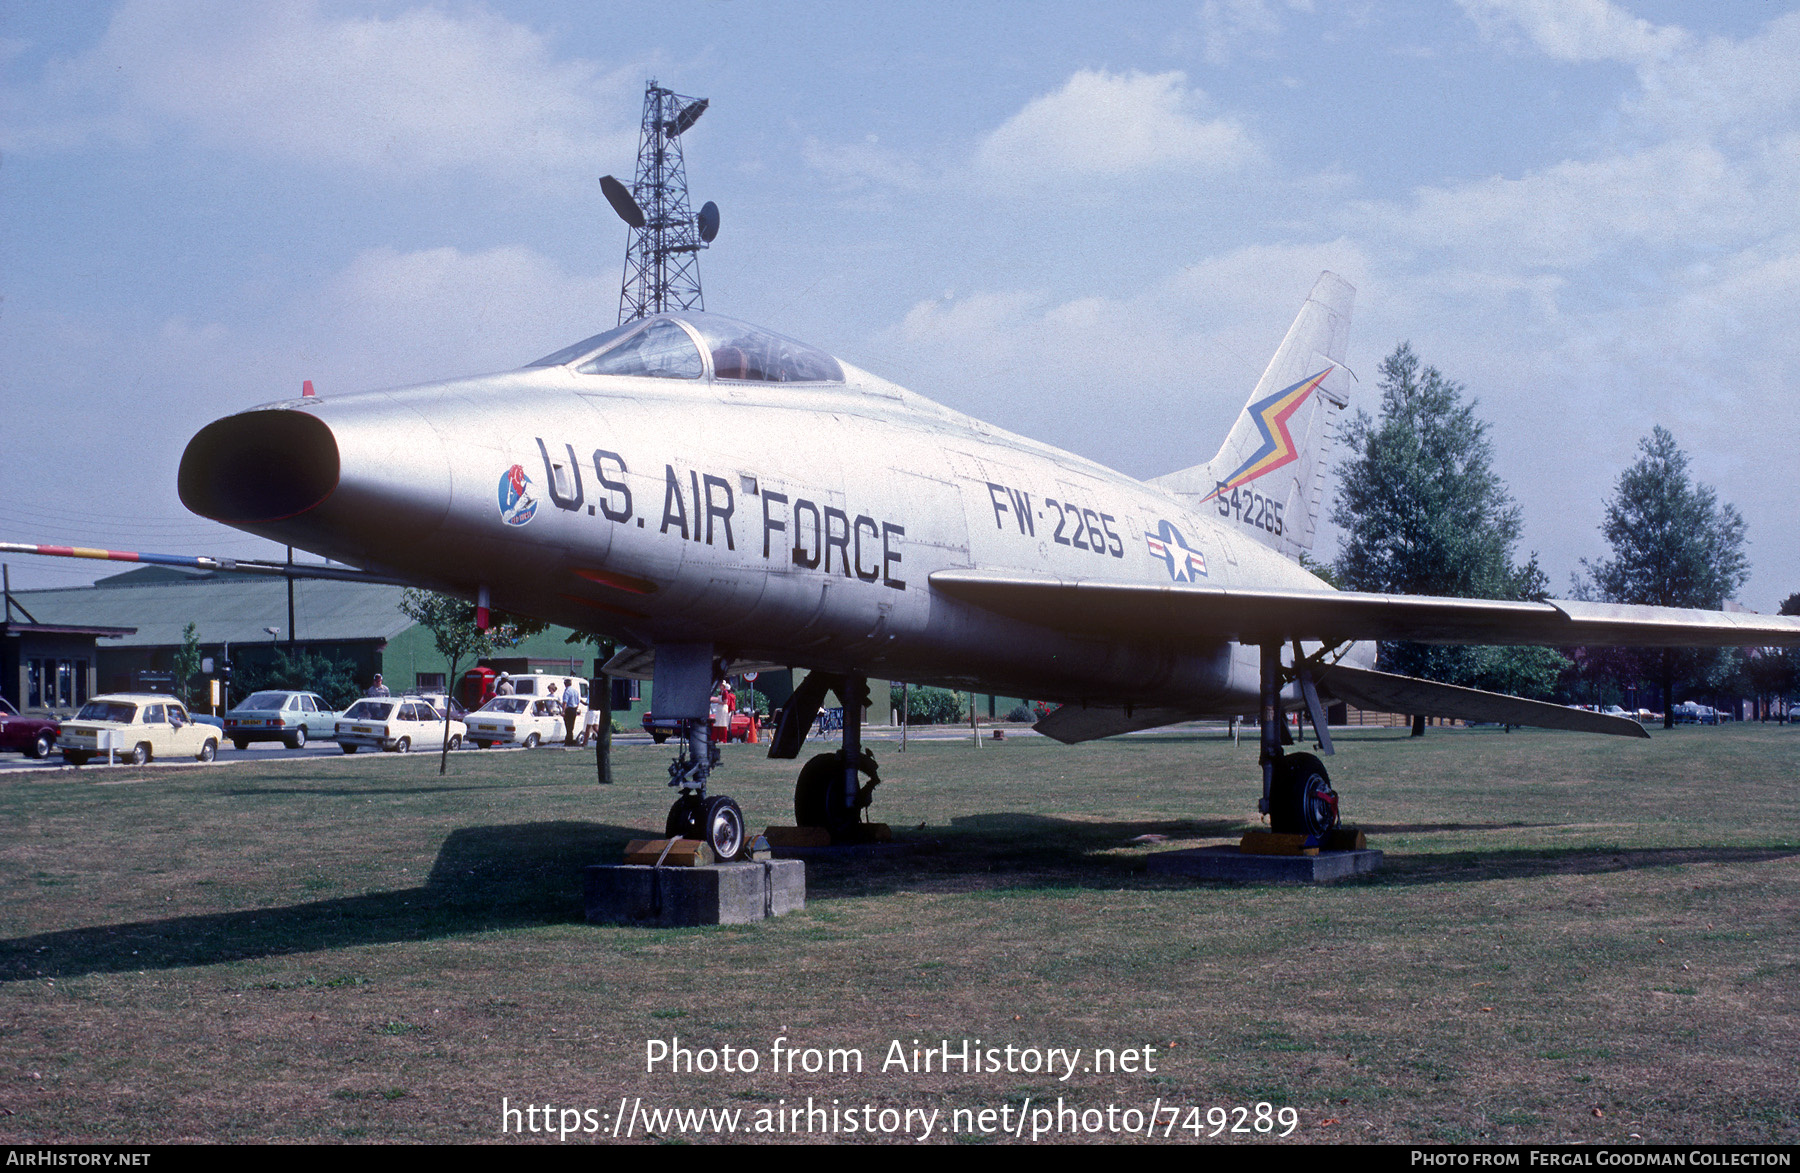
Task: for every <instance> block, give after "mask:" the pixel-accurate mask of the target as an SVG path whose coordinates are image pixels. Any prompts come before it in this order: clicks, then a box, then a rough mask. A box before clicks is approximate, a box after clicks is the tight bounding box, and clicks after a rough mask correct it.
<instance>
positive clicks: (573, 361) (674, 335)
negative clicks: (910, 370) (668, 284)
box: [530, 312, 844, 383]
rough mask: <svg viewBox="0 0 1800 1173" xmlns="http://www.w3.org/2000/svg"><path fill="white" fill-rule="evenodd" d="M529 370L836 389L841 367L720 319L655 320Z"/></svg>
mask: <svg viewBox="0 0 1800 1173" xmlns="http://www.w3.org/2000/svg"><path fill="white" fill-rule="evenodd" d="M530 365H531V366H534V367H565V366H573V367H574V368H575V370H576V371H577V372H579V373H580V374H583V375H637V376H648V377H650V378H654V379H703V378H706V377H707V376H708V375H709V374H710V375H711V376H712V377H713V378H715V379H735V380H741V381H744V382H751V383H842V382H843V381H844V368H843V367H841V366H839V365H838V361H837V360H836V359H835V358H832V357H831V356H830V355H829V354H826V353H825V352H824V351H822V350H815V349H814V348H813V347H810V346H808V345H806V344H805V343H803V342H795V341H794V340H793V339H792V338H784V337H782V336H781V335H780V334H776V333H773V332H771V331H768V330H764V329H762V328H760V327H758V326H752V325H750V324H748V323H746V322H740V321H737V320H736V319H734V318H727V317H722V316H720V315H719V314H703V313H693V312H683V313H679V314H657V315H656V316H655V317H651V318H644V319H642V320H639V321H635V322H627V323H625V324H624V325H623V326H619V327H618V328H616V329H612V330H608V331H607V332H606V333H604V334H596V335H594V336H593V337H592V338H584V339H582V340H581V341H580V342H577V343H576V344H575V345H573V346H565V347H563V348H562V349H561V350H559V351H557V352H556V353H555V354H550V355H545V356H544V357H543V358H540V359H538V360H537V361H536V362H534V363H531V364H530Z"/></svg>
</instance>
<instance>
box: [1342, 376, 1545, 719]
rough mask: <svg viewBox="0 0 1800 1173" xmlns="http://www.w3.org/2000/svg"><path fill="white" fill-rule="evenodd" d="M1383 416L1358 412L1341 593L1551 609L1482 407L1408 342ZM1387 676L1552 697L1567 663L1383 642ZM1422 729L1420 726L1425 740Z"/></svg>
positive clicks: (1540, 652) (1534, 652) (1385, 395)
mask: <svg viewBox="0 0 1800 1173" xmlns="http://www.w3.org/2000/svg"><path fill="white" fill-rule="evenodd" d="M1380 388H1381V415H1380V418H1379V419H1370V418H1369V416H1368V414H1367V413H1365V412H1361V411H1359V412H1357V414H1356V418H1355V419H1354V420H1352V421H1351V422H1350V424H1349V426H1348V427H1347V428H1346V431H1345V441H1346V444H1347V446H1348V448H1349V450H1350V453H1351V456H1350V459H1349V460H1348V461H1347V462H1346V463H1345V465H1344V466H1343V468H1342V469H1341V473H1342V484H1341V485H1340V487H1339V491H1338V499H1337V504H1336V506H1335V508H1334V509H1333V512H1332V518H1331V519H1332V521H1333V522H1334V523H1335V524H1336V525H1337V526H1338V527H1339V528H1340V529H1341V530H1342V531H1343V538H1342V542H1341V544H1340V546H1339V548H1338V557H1337V561H1336V563H1335V565H1334V567H1333V569H1334V571H1335V576H1334V579H1333V581H1335V583H1336V584H1337V585H1339V586H1341V587H1343V588H1345V589H1347V590H1360V591H1376V592H1380V593H1384V594H1406V595H1448V596H1453V597H1457V598H1471V599H1476V598H1484V599H1530V598H1540V599H1541V598H1543V597H1544V596H1545V594H1546V593H1547V592H1546V582H1545V578H1544V574H1543V571H1542V570H1540V569H1539V567H1538V564H1537V556H1536V555H1535V554H1533V555H1532V556H1531V557H1530V558H1529V559H1527V560H1526V562H1525V564H1524V565H1522V566H1515V565H1514V564H1513V548H1514V547H1515V546H1516V545H1517V544H1518V540H1519V529H1520V515H1519V507H1518V505H1516V504H1515V503H1514V502H1513V499H1512V496H1511V495H1510V494H1509V493H1508V492H1507V489H1506V485H1505V483H1504V482H1502V481H1501V479H1500V477H1499V476H1498V475H1496V474H1495V472H1494V470H1493V447H1492V445H1491V444H1490V443H1489V442H1488V438H1487V424H1486V423H1485V422H1483V421H1482V420H1481V419H1480V418H1479V417H1478V416H1477V415H1476V414H1475V407H1476V403H1475V401H1473V400H1470V401H1467V402H1465V401H1464V398H1463V391H1464V389H1463V386H1462V384H1460V383H1457V382H1455V381H1453V380H1451V379H1447V378H1445V377H1444V375H1443V374H1442V373H1440V372H1439V371H1438V369H1437V368H1436V367H1429V366H1427V367H1421V364H1420V362H1419V357H1418V356H1417V355H1416V354H1414V353H1413V350H1412V346H1411V344H1409V343H1405V342H1402V343H1401V344H1400V345H1399V346H1398V347H1396V348H1395V349H1394V353H1392V354H1390V355H1389V356H1388V357H1387V358H1386V359H1384V360H1383V361H1382V364H1381V383H1380ZM1380 662H1381V666H1382V668H1383V669H1385V670H1386V671H1389V672H1398V673H1400V674H1402V675H1406V676H1422V677H1425V678H1427V679H1431V680H1440V681H1443V682H1445V683H1448V684H1460V685H1464V686H1466V687H1470V688H1486V689H1491V690H1494V691H1497V692H1509V693H1515V694H1522V695H1525V696H1538V697H1541V696H1545V695H1548V693H1549V692H1550V691H1551V689H1552V688H1554V687H1555V684H1556V678H1557V674H1558V673H1559V672H1560V671H1561V669H1562V668H1563V666H1564V664H1565V661H1564V660H1563V658H1562V657H1561V656H1560V655H1558V654H1557V653H1556V652H1554V651H1552V650H1550V649H1548V648H1486V647H1438V646H1433V645H1428V644H1417V643H1404V642H1385V643H1383V644H1382V645H1381V661H1380ZM1423 732H1424V718H1423V717H1420V716H1415V717H1414V718H1413V733H1414V735H1415V736H1417V735H1420V734H1422V733H1423Z"/></svg>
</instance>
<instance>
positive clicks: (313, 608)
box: [0, 566, 595, 712]
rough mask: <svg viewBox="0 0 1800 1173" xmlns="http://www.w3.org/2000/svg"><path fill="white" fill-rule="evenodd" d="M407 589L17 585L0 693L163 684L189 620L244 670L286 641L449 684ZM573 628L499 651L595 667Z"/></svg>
mask: <svg viewBox="0 0 1800 1173" xmlns="http://www.w3.org/2000/svg"><path fill="white" fill-rule="evenodd" d="M290 585H291V594H290ZM403 591H404V588H402V587H397V586H380V585H376V584H371V583H360V582H338V581H334V580H331V579H300V580H295V581H294V582H292V583H291V584H290V583H289V582H288V580H286V579H281V578H272V577H268V576H262V575H252V574H238V573H232V572H230V571H203V570H186V569H181V568H176V567H167V566H145V567H140V568H138V569H135V570H128V571H126V572H124V573H122V574H115V575H112V576H111V577H108V578H103V579H101V580H100V581H98V582H96V583H95V584H94V585H92V586H84V587H59V588H54V589H45V590H30V591H10V592H8V597H7V610H6V612H5V620H6V621H5V623H4V624H3V625H0V633H3V634H0V694H3V695H5V696H6V698H7V699H8V700H10V701H12V702H13V704H14V705H15V706H17V707H18V708H19V710H20V711H21V712H25V711H34V712H63V711H68V710H72V709H74V708H76V707H79V706H80V705H81V704H82V703H84V702H85V701H86V700H87V698H88V697H89V696H91V695H97V694H100V693H107V692H126V691H142V690H150V691H158V692H162V691H168V690H170V688H171V687H172V685H173V683H174V669H175V657H176V655H177V654H178V653H180V651H181V649H182V646H183V642H184V632H185V630H186V628H187V625H188V624H190V623H191V624H193V625H194V628H195V634H196V636H197V638H198V640H199V643H200V651H201V655H203V656H207V657H211V658H212V659H213V660H214V661H215V663H223V662H225V661H227V660H229V661H230V662H231V663H232V664H233V665H234V666H235V667H236V669H237V671H238V672H239V673H242V672H243V671H245V670H246V669H251V668H256V667H261V666H267V665H268V664H270V663H271V662H272V661H273V660H274V658H275V654H276V653H277V652H278V651H283V652H288V653H290V654H292V653H304V654H308V655H319V656H324V657H325V658H327V659H329V660H333V661H347V662H348V663H350V664H351V665H352V671H353V674H354V676H355V679H356V681H357V684H358V686H359V687H362V688H366V687H368V685H369V683H370V682H371V681H372V680H373V679H374V677H375V674H376V673H377V672H379V673H381V674H382V675H383V677H384V678H385V680H386V682H387V684H388V687H389V688H391V689H393V690H394V691H395V692H402V691H415V690H416V691H433V692H438V691H443V688H444V683H445V680H444V677H445V674H446V665H445V663H444V658H443V656H441V655H440V654H439V653H438V650H437V646H436V643H435V641H434V640H433V637H432V634H431V632H430V631H429V630H427V629H425V628H423V627H420V626H419V625H418V624H417V623H415V622H413V620H412V619H411V618H409V617H408V616H407V615H406V614H405V612H403V611H402V610H401V609H400V600H401V596H402V594H403ZM271 629H272V630H271ZM569 634H570V632H569V631H568V630H567V629H566V628H554V627H553V628H550V629H548V630H546V631H544V632H541V633H539V634H537V635H534V636H531V637H529V638H528V639H526V640H524V641H523V642H522V643H521V644H520V645H519V646H518V647H516V648H509V649H507V651H506V652H505V657H504V659H503V660H496V663H501V664H503V665H506V666H512V665H515V664H517V665H519V666H521V667H523V666H524V665H525V664H529V665H530V666H531V667H532V668H534V669H540V670H542V671H547V672H568V673H569V674H571V675H577V674H578V675H582V676H591V675H593V673H594V669H595V665H594V663H593V648H592V646H591V645H588V646H583V645H579V644H570V643H568V642H567V637H568V635H569ZM468 666H471V665H465V667H468ZM199 707H201V708H205V706H204V705H201V706H199Z"/></svg>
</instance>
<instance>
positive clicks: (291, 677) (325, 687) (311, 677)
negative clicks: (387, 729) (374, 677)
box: [238, 648, 362, 710]
mask: <svg viewBox="0 0 1800 1173" xmlns="http://www.w3.org/2000/svg"><path fill="white" fill-rule="evenodd" d="M238 682H239V684H240V686H241V687H243V688H244V690H245V691H247V692H261V691H262V690H263V689H265V688H272V689H282V690H292V691H296V692H316V693H318V694H319V695H320V696H322V697H324V698H325V703H326V704H328V705H330V706H331V707H332V708H333V709H339V710H341V709H347V708H349V707H350V706H351V705H353V704H355V703H356V698H357V697H359V696H361V695H362V690H361V689H360V688H358V687H357V685H356V665H355V664H354V663H352V662H351V661H349V660H333V659H330V658H329V657H326V656H323V655H318V654H315V653H311V652H302V651H289V650H287V649H285V648H277V649H276V650H275V655H274V657H273V658H271V659H270V660H269V661H268V662H267V663H264V664H252V665H250V666H247V667H245V668H244V669H243V670H242V671H241V672H240V673H239V676H238Z"/></svg>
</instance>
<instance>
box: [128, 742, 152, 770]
mask: <svg viewBox="0 0 1800 1173" xmlns="http://www.w3.org/2000/svg"><path fill="white" fill-rule="evenodd" d="M125 764H126V765H128V766H145V765H149V764H150V743H149V742H147V741H140V742H138V743H137V744H136V745H134V746H132V747H131V754H130V756H128V757H127V758H126V759H125Z"/></svg>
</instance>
